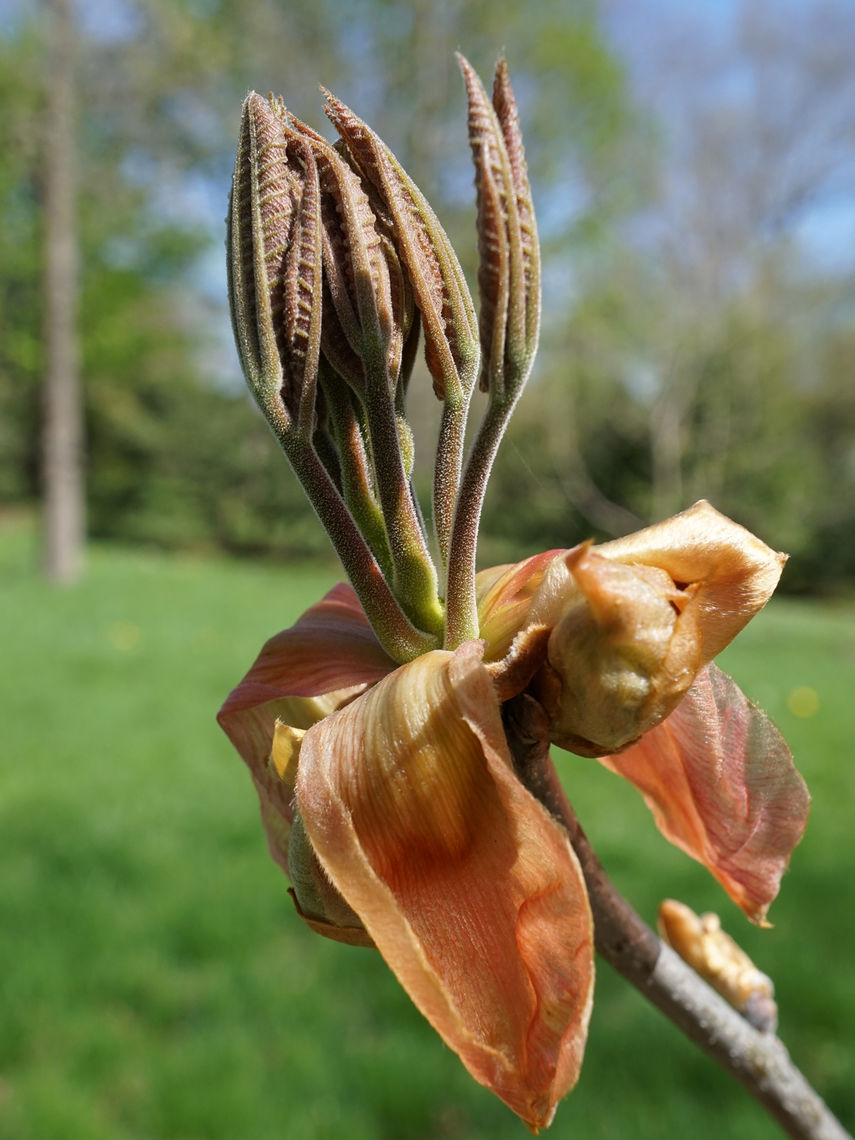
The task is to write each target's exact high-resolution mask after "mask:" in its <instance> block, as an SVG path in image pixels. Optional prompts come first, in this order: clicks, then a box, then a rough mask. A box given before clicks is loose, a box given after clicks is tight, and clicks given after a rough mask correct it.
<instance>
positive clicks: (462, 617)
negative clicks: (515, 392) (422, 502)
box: [445, 400, 515, 649]
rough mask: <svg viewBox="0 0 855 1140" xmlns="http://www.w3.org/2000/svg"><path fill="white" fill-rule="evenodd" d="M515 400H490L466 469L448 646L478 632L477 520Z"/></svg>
mask: <svg viewBox="0 0 855 1140" xmlns="http://www.w3.org/2000/svg"><path fill="white" fill-rule="evenodd" d="M514 403H515V401H511V402H508V403H502V402H499V401H498V400H491V401H490V403H489V404H488V406H487V411H486V412H485V413H484V419H483V420H482V421H481V426H480V427H479V429H478V434H477V436H476V437H475V441H474V443H473V444H472V450H471V451H470V453H469V458H468V459H467V461H466V467H465V469H464V471H463V478H462V480H461V483H460V491H459V493H458V496H457V506H456V509H455V513H454V525H453V527H452V531H451V544H450V547H449V552H448V587H447V594H446V618H445V648H446V649H457V647H458V646H459V645H462V644H463V642H464V641H469V640H470V639H471V638H473V637H477V636H478V609H477V605H476V601H475V565H476V556H477V547H478V524H479V523H480V521H481V508H482V507H483V505H484V495H485V493H486V490H487V482H488V480H489V478H490V472H491V470H492V468H493V461H494V459H495V458H496V452H497V451H498V449H499V444H500V443H501V442H502V436H503V435H504V434H505V428H506V427H507V425H508V420H509V419H510V415H511V412H512V411H513V408H514Z"/></svg>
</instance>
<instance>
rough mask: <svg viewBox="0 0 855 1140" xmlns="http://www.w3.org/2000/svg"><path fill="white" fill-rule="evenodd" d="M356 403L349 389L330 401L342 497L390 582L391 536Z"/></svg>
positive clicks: (330, 396) (331, 395) (336, 394)
mask: <svg viewBox="0 0 855 1140" xmlns="http://www.w3.org/2000/svg"><path fill="white" fill-rule="evenodd" d="M342 388H344V386H342ZM354 399H356V397H355V396H352V395H351V393H350V391H348V390H347V389H344V390H341V391H339V392H335V393H333V392H330V393H329V395H328V399H327V407H328V408H329V409H330V416H331V418H332V421H333V424H334V430H335V434H336V437H337V440H338V455H339V462H340V467H341V487H342V493H343V496H344V501H345V503H346V504H347V506H348V509H349V510H350V513H351V515H352V516H353V519H354V521H355V522H356V525H357V527H358V528H359V530H360V532H361V533H362V535H363V537H364V538H365V539H366V540H367V542H368V545H369V546H370V547H371V550H372V551H373V553H374V556H375V557H376V559H377V561H378V562H379V563H380V567H381V569H382V571H383V576H384V577H385V578H386V579H387V580H388V579H389V578H390V577H391V575H392V553H391V550H390V547H389V536H388V535H387V533H386V526H385V523H384V521H383V514H382V512H381V510H380V508H379V506H378V505H377V500H376V499H375V497H374V491H373V488H372V485H371V483H372V480H371V472H370V462H369V459H368V455H367V454H366V450H365V440H364V438H363V435H362V428H361V427H360V424H359V420H358V418H357V415H356V410H355V408H354V406H353V400H354Z"/></svg>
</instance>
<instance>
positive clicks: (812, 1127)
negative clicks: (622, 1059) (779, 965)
mask: <svg viewBox="0 0 855 1140" xmlns="http://www.w3.org/2000/svg"><path fill="white" fill-rule="evenodd" d="M542 715H543V713H542V710H541V709H540V706H539V705H537V703H536V702H535V701H534V700H533V699H532V698H531V697H528V696H525V695H524V696H522V697H519V698H517V699H516V700H515V701H511V702H508V705H507V706H506V714H505V726H506V729H507V732H508V740H509V743H510V745H511V750H512V753H513V757H514V762H515V765H516V767H517V773H518V775H519V776H520V778H521V779H522V781H523V783H525V784H526V786H527V787H528V788H529V789H530V790H531V792H532V793H533V794H534V795H535V796H536V797H537V798H538V799H539V800H540V801H541V803H543V804H544V806H545V807H546V808H547V809H548V810H549V811H550V812H551V814H552V815H553V816H554V817H555V818H556V819H557V820H558V821H559V822H560V823H561V824H562V825H563V826H564V827H565V828H566V829H567V832H568V834H569V836H570V842H571V843H572V845H573V849H574V850H575V852H576V855H577V856H578V858H579V862H580V864H581V866H582V871H583V873H584V876H585V883H586V885H587V888H588V896H589V898H590V901H591V911H592V913H593V916H594V937H595V944H596V948H597V950H598V952H599V953H600V954H601V955H602V956H603V958H605V959H606V961H607V962H608V963H609V964H610V965H611V966H613V967H614V968H615V969H616V970H617V972H618V973H619V974H621V975H622V976H623V977H624V978H626V980H627V981H628V982H630V983H631V984H632V985H633V986H635V988H636V989H637V990H638V991H639V992H640V993H642V994H643V995H644V997H646V998H647V999H648V1001H650V1002H652V1003H653V1005H655V1006H657V1007H658V1008H659V1009H660V1010H661V1011H662V1012H663V1013H664V1014H665V1016H666V1017H668V1018H669V1019H670V1020H671V1021H673V1022H674V1024H675V1025H676V1026H677V1027H678V1028H679V1029H681V1030H682V1031H683V1033H685V1034H686V1036H687V1037H689V1038H690V1040H692V1041H694V1042H695V1044H697V1045H699V1046H700V1047H701V1048H702V1049H703V1050H704V1051H705V1052H706V1053H708V1054H709V1055H710V1056H711V1057H712V1058H713V1059H714V1060H716V1061H718V1063H719V1064H720V1065H721V1066H722V1067H723V1068H724V1069H725V1070H726V1071H727V1072H728V1073H730V1074H731V1075H732V1076H734V1077H736V1078H737V1080H739V1081H741V1082H742V1084H743V1085H744V1086H745V1087H746V1088H747V1089H748V1091H749V1092H750V1093H751V1095H752V1096H754V1097H755V1098H756V1099H757V1100H758V1101H759V1102H760V1103H761V1104H762V1105H763V1106H764V1108H766V1110H767V1111H768V1112H769V1114H770V1115H771V1116H772V1117H773V1118H774V1119H775V1120H777V1122H778V1123H779V1124H780V1125H781V1127H782V1128H783V1130H784V1131H785V1132H786V1133H787V1135H789V1136H792V1137H794V1138H795V1140H852V1137H851V1136H850V1134H849V1133H848V1132H847V1131H846V1130H845V1129H844V1128H843V1126H842V1125H841V1124H840V1122H839V1121H838V1120H837V1119H836V1117H835V1116H834V1115H833V1114H832V1113H831V1112H830V1111H829V1109H828V1108H827V1107H826V1105H825V1103H824V1102H823V1100H822V1099H821V1098H820V1096H819V1095H818V1094H817V1093H816V1092H815V1091H814V1089H813V1088H812V1087H811V1085H810V1084H809V1083H808V1081H807V1080H806V1079H805V1077H804V1076H803V1074H802V1073H801V1072H800V1071H799V1070H798V1069H797V1068H796V1066H795V1065H794V1064H793V1062H792V1060H791V1059H790V1055H789V1053H788V1052H787V1050H786V1048H785V1046H784V1045H783V1043H782V1042H781V1041H780V1039H779V1038H778V1037H776V1036H775V1035H774V1034H772V1033H761V1032H759V1031H758V1030H757V1029H755V1028H754V1027H753V1026H752V1025H750V1024H749V1023H748V1022H747V1021H746V1020H745V1019H744V1018H743V1017H742V1016H741V1014H739V1013H737V1011H736V1010H735V1009H733V1008H732V1007H731V1006H730V1005H728V1004H727V1002H726V1001H725V1000H724V999H723V998H721V997H719V995H718V994H717V993H716V992H715V990H713V989H712V988H711V987H710V986H708V985H707V983H706V982H705V981H704V980H703V979H702V978H701V977H700V976H699V975H698V974H696V973H695V971H694V970H693V969H692V968H691V967H690V966H688V965H687V964H686V963H685V962H684V961H683V960H682V958H680V957H678V955H677V954H675V953H674V951H673V950H671V949H670V947H668V946H665V945H664V944H663V943H662V942H660V940H659V938H658V937H657V935H656V934H655V933H654V932H653V931H652V930H651V929H650V927H649V926H648V925H647V924H646V923H645V922H644V921H643V920H642V919H641V918H640V916H639V915H638V914H636V912H635V911H634V910H633V908H632V907H631V906H630V905H629V903H628V902H627V901H626V900H625V899H624V898H623V897H622V896H621V895H620V894H619V893H618V892H617V891H616V890H615V888H614V885H613V884H612V882H611V880H610V879H609V877H608V875H607V874H606V872H605V870H604V869H603V866H602V864H601V863H600V861H599V859H598V858H597V856H596V854H595V853H594V850H593V848H592V847H591V845H590V843H589V842H588V839H587V837H586V836H585V833H584V831H583V830H582V827H581V824H580V823H579V821H578V819H577V818H576V814H575V812H574V811H573V808H572V807H571V806H570V803H569V801H568V799H567V796H566V795H565V793H564V789H563V788H562V786H561V783H560V781H559V779H558V775H557V773H556V771H555V768H554V766H553V764H552V760H551V759H550V756H549V747H548V744H546V743H545V740H546V736H545V734H544V732H543V727H544V726H543V725H542V724H540V723H539V721H540V718H541V717H542Z"/></svg>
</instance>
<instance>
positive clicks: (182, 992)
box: [0, 523, 855, 1140]
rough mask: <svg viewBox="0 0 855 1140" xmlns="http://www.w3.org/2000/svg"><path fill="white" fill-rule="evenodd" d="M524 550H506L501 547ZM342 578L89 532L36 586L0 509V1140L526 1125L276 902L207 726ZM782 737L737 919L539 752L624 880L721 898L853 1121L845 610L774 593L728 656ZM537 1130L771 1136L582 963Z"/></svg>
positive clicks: (753, 1109)
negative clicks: (784, 786)
mask: <svg viewBox="0 0 855 1140" xmlns="http://www.w3.org/2000/svg"><path fill="white" fill-rule="evenodd" d="M521 553H522V552H521ZM335 577H336V573H335V569H334V568H333V567H332V566H329V567H323V568H320V569H314V570H309V569H302V568H300V569H285V568H282V569H275V568H271V567H255V566H248V565H238V564H234V563H227V562H216V561H203V560H192V559H184V558H170V557H165V556H161V555H156V554H150V553H136V552H130V551H123V550H116V549H110V548H101V547H97V546H96V547H95V548H93V549H92V550H91V551H90V557H89V570H88V574H87V577H86V579H85V581H84V582H83V583H82V584H81V585H80V586H77V587H75V588H73V589H69V590H57V589H50V588H48V587H46V586H45V585H43V584H41V583H40V582H39V580H38V577H37V575H36V573H35V571H34V555H33V548H32V541H31V537H30V535H29V532H28V529H27V527H26V526H24V525H23V524H18V525H11V524H9V523H6V524H5V525H4V526H3V528H2V529H0V645H2V656H0V694H2V696H0V702H2V724H3V729H4V732H3V743H2V747H1V748H0V1138H2V1140H130V1138H132V1137H133V1138H134V1140H170V1138H176V1140H177V1138H181V1140H227V1138H228V1140H268V1138H269V1140H274V1138H276V1140H282V1138H285V1140H290V1138H292V1137H293V1138H295V1140H297V1138H299V1140H410V1138H422V1140H434V1138H458V1140H470V1138H471V1140H482V1138H483V1140H487V1138H488V1137H489V1138H491V1140H494V1138H499V1140H503V1138H505V1137H509V1138H510V1137H516V1138H518V1140H519V1138H521V1137H522V1136H525V1135H526V1134H527V1133H526V1132H525V1129H524V1127H523V1126H522V1125H521V1124H520V1123H519V1122H518V1121H517V1120H516V1118H515V1117H513V1116H512V1115H511V1114H510V1113H509V1112H508V1111H507V1110H506V1109H505V1108H504V1107H503V1106H502V1105H501V1104H500V1103H499V1102H498V1101H496V1100H494V1098H492V1097H491V1096H490V1095H489V1094H488V1093H486V1092H485V1091H484V1090H482V1089H481V1088H479V1087H478V1086H477V1085H476V1084H474V1082H472V1081H471V1079H470V1078H469V1077H468V1076H467V1075H466V1073H465V1071H464V1070H463V1068H462V1066H461V1065H460V1063H459V1061H458V1060H457V1058H456V1057H455V1056H454V1055H453V1054H452V1053H451V1052H450V1051H449V1050H447V1049H446V1048H445V1047H444V1046H443V1045H442V1044H441V1042H440V1041H439V1039H438V1038H437V1037H436V1036H435V1035H434V1033H433V1032H432V1030H431V1029H430V1028H429V1027H428V1026H427V1024H426V1023H425V1022H424V1021H423V1020H422V1018H421V1017H420V1015H419V1014H418V1013H417V1012H416V1011H415V1009H414V1008H413V1007H412V1006H411V1005H410V1003H409V1001H408V999H407V998H406V996H405V995H404V994H403V992H402V991H401V990H400V989H399V987H398V985H397V983H396V982H395V981H394V979H393V978H392V976H391V974H390V973H389V972H388V971H387V969H386V967H385V966H384V964H383V962H382V960H381V959H380V958H379V956H378V955H377V954H375V953H373V952H371V951H367V950H360V949H352V948H349V947H343V946H339V945H337V944H334V943H330V942H327V941H325V940H324V939H321V938H318V937H317V936H315V935H313V934H311V932H310V931H309V930H308V929H307V928H306V927H305V926H304V925H303V924H302V923H301V922H300V921H299V919H297V917H296V916H295V914H294V913H293V910H292V906H291V903H290V900H289V899H288V897H287V895H286V894H285V887H286V883H285V881H284V879H283V878H282V877H281V874H280V873H279V872H278V870H277V869H276V867H275V866H274V864H273V863H272V862H271V860H270V859H269V857H268V855H267V851H266V846H265V841H264V838H263V835H262V830H261V827H260V825H259V823H258V819H257V805H256V799H255V794H254V792H253V790H252V787H251V785H250V781H249V778H248V776H247V775H246V773H245V771H244V769H243V766H242V764H241V763H240V761H239V760H238V758H237V756H236V755H235V754H234V753H233V752H232V750H231V748H230V746H229V745H228V743H227V741H226V739H225V737H223V736H222V734H221V733H220V732H219V730H218V728H217V727H216V725H215V723H214V714H215V713H216V710H217V708H218V706H219V704H220V703H221V701H222V699H223V698H224V696H225V694H226V693H227V692H228V690H229V689H230V688H231V687H232V685H233V684H234V683H236V682H237V680H238V679H239V678H240V677H241V676H242V674H243V672H244V671H245V669H246V667H247V666H248V664H249V663H250V661H251V660H252V658H253V657H254V655H255V653H256V652H257V650H258V648H259V647H260V645H261V643H262V641H263V640H264V639H265V638H266V637H267V636H268V635H269V634H271V633H273V632H275V631H276V630H277V629H279V628H282V627H283V626H286V625H288V624H290V623H291V622H292V621H293V620H294V619H295V618H296V617H297V615H298V614H299V613H300V612H301V611H302V610H303V609H304V608H305V607H306V606H307V605H309V604H310V603H311V602H312V601H314V600H315V599H316V598H317V597H318V596H319V595H320V594H321V592H322V591H323V590H324V589H325V588H326V587H328V586H329V585H330V584H331V583H332V582H333V581H334V580H335ZM722 663H723V664H724V666H725V667H726V668H728V669H729V670H730V671H731V672H732V673H733V674H734V675H735V676H736V677H737V678H738V680H739V681H740V682H741V683H742V685H743V687H744V688H745V689H746V691H747V692H748V693H749V695H751V696H752V697H753V698H754V699H755V700H757V701H758V703H760V704H761V705H763V706H764V707H765V708H766V709H767V711H769V712H770V713H771V714H772V716H773V717H774V719H775V720H776V721H777V723H778V724H779V726H780V727H781V728H782V730H783V731H784V733H785V735H786V736H787V737H788V739H789V740H790V742H791V744H792V746H793V750H794V752H795V754H796V757H797V760H798V763H799V766H800V768H801V770H802V772H803V773H804V775H805V777H806V779H807V780H808V783H809V785H810V787H811V790H812V792H813V796H814V804H813V811H812V818H811V822H810V825H809V828H808V834H807V837H806V838H805V840H804V842H803V843H802V845H801V847H800V848H799V849H798V850H797V851H796V853H795V856H794V858H793V862H792V868H791V871H790V873H789V875H788V876H787V878H786V879H785V881H784V886H783V889H782V892H781V896H780V898H779V899H778V901H777V902H776V903H775V905H774V906H773V908H772V911H771V915H770V917H771V919H772V921H773V922H774V923H775V928H774V929H773V930H770V931H758V930H756V929H754V928H753V927H751V926H749V924H748V923H747V922H746V921H745V920H744V919H743V918H742V916H741V915H740V913H739V912H738V911H737V910H736V908H735V907H734V906H733V905H732V904H730V903H729V901H728V900H727V899H726V897H725V896H724V895H723V893H722V892H721V891H720V889H719V888H718V887H717V886H716V884H715V883H714V882H713V881H712V879H711V878H710V877H709V876H708V875H707V874H706V873H705V872H704V871H703V870H702V869H700V868H699V867H696V866H695V865H694V864H692V863H691V862H690V861H689V860H687V859H686V858H685V857H684V856H682V855H681V854H680V853H679V852H677V851H676V850H674V849H672V848H671V847H670V846H669V845H668V844H667V843H665V841H664V840H662V839H661V838H660V837H659V835H658V833H657V832H656V831H655V829H654V827H653V824H652V821H651V820H650V818H649V817H648V814H647V811H646V809H645V808H644V806H643V804H642V803H641V801H640V798H639V797H638V796H637V795H636V793H635V792H634V791H633V790H632V789H631V788H630V787H629V786H628V785H624V784H623V782H622V781H620V780H619V779H617V778H616V777H614V776H612V775H611V774H610V773H608V772H606V771H605V770H603V769H601V768H600V767H599V766H598V765H597V764H596V763H594V762H593V761H587V760H582V759H580V758H575V757H570V756H567V755H564V754H560V755H559V757H558V761H559V766H560V770H561V772H562V774H563V775H564V777H565V780H566V784H567V787H568V790H569V791H570V794H571V797H572V799H573V800H574V802H575V804H576V806H577V810H578V812H579V815H580V817H581V819H582V821H583V823H584V825H585V827H586V829H587V831H588V833H589V835H590V837H591V839H592V841H593V842H594V844H595V846H596V848H597V850H598V852H599V854H600V857H601V858H602V860H603V862H604V863H605V865H606V867H607V868H608V869H609V870H610V872H611V873H612V875H613V876H614V879H615V880H616V882H617V883H618V885H619V887H620V888H621V889H622V890H623V891H624V892H625V893H626V894H627V896H628V897H629V898H630V899H631V900H632V901H633V902H634V904H635V905H636V906H637V907H638V909H639V910H640V911H641V912H642V914H643V915H644V916H645V917H647V918H648V920H652V919H653V917H654V915H655V909H656V905H657V903H658V901H659V899H660V898H662V897H663V896H666V895H673V896H675V897H677V898H681V899H683V900H685V901H687V902H689V903H690V904H691V905H693V906H694V907H695V908H696V909H699V910H702V909H716V910H718V911H719V913H720V914H721V915H722V917H723V920H724V923H725V926H726V927H727V928H728V929H729V930H730V931H731V933H733V934H734V935H736V937H737V938H738V939H739V940H740V941H742V942H743V944H744V945H745V946H746V948H747V949H748V950H749V952H751V953H752V954H753V956H754V957H755V960H756V961H757V963H758V965H759V966H760V967H761V968H762V969H764V970H766V971H767V972H768V973H770V974H771V975H772V976H773V978H774V979H775V981H776V984H777V987H778V998H779V1005H780V1009H781V1032H782V1036H783V1037H784V1039H785V1041H786V1042H787V1044H788V1046H789V1048H790V1051H791V1053H792V1054H793V1056H794V1058H795V1060H796V1061H797V1063H799V1064H800V1065H801V1066H802V1068H803V1069H804V1070H805V1072H806V1073H807V1075H808V1077H809V1078H810V1079H811V1080H812V1081H813V1082H814V1083H815V1085H816V1086H817V1088H818V1089H819V1091H820V1092H821V1093H822V1095H823V1096H825V1097H826V1099H827V1100H828V1101H829V1103H830V1104H831V1106H832V1107H833V1108H834V1109H835V1111H836V1112H837V1113H838V1114H840V1115H841V1116H842V1117H843V1119H844V1122H845V1123H848V1125H849V1127H850V1128H851V1127H852V1126H853V1124H855V1064H853V1057H855V1033H853V1027H855V965H853V959H855V918H853V910H852V906H851V901H850V900H851V890H852V882H853V879H855V844H853V839H852V834H853V810H852V805H853V802H855V765H853V763H852V751H853V738H854V737H855V731H853V730H855V698H853V676H855V606H853V605H842V604H841V605H819V604H812V603H806V602H792V601H787V600H781V601H778V602H774V603H773V604H772V605H771V606H770V607H769V608H768V610H767V611H766V612H765V613H764V614H763V615H761V616H760V617H759V618H758V619H757V620H756V621H755V623H754V624H753V626H752V627H750V628H749V630H748V631H747V632H746V633H745V634H744V635H743V636H742V638H741V639H740V641H739V643H738V645H736V646H734V647H732V648H731V649H730V650H728V652H727V653H726V654H725V656H724V659H723V661H722ZM550 1135H551V1136H554V1137H556V1138H561V1137H585V1138H594V1140H596V1138H615V1140H618V1138H620V1140H623V1138H638V1140H645V1138H650V1140H653V1138H658V1137H665V1136H686V1135H691V1136H692V1137H693V1140H702V1138H705V1137H709V1138H713V1137H714V1138H716V1140H720V1138H722V1137H727V1138H729V1140H739V1138H745V1140H763V1138H765V1137H769V1138H772V1137H775V1136H778V1135H779V1132H778V1130H777V1129H776V1127H775V1126H773V1125H772V1124H771V1123H770V1122H769V1121H768V1120H767V1118H766V1117H765V1115H764V1114H763V1112H762V1110H761V1109H760V1108H759V1107H758V1106H756V1105H755V1104H754V1102H753V1101H752V1100H751V1099H750V1098H749V1096H748V1095H747V1094H746V1093H745V1092H744V1091H743V1090H742V1089H741V1087H739V1086H738V1085H736V1084H734V1083H733V1082H732V1081H731V1080H729V1079H728V1078H727V1077H726V1076H724V1075H723V1074H721V1073H720V1072H719V1071H718V1069H717V1068H716V1067H715V1066H714V1064H713V1063H712V1062H711V1061H708V1060H707V1059H706V1058H705V1057H704V1056H702V1055H701V1054H699V1053H698V1052H697V1050H695V1049H694V1048H693V1047H692V1046H691V1045H690V1044H688V1042H686V1041H685V1040H684V1039H683V1038H682V1037H681V1035H680V1034H679V1033H677V1031H676V1030H674V1029H673V1028H672V1027H671V1025H670V1024H668V1023H667V1022H665V1021H664V1020H663V1019H662V1017H661V1015H659V1014H658V1013H657V1012H656V1011H655V1010H653V1009H652V1008H651V1007H649V1006H647V1005H646V1004H645V1002H644V1001H643V1000H642V999H641V998H640V997H639V995H638V994H636V993H635V991H633V990H631V989H630V988H629V987H628V986H627V985H626V984H625V983H624V982H623V981H622V980H621V979H620V978H617V977H615V976H614V975H613V974H612V972H611V971H610V970H609V968H608V967H607V966H605V965H601V967H600V971H599V975H598V981H597V1000H596V1003H595V1008H594V1017H593V1023H592V1030H591V1039H590V1045H589V1049H588V1054H587V1057H586V1061H585V1065H584V1068H583V1071H582V1079H581V1082H580V1085H579V1087H578V1089H577V1090H576V1091H575V1092H574V1093H573V1094H572V1095H571V1096H570V1097H569V1098H568V1099H567V1100H566V1101H565V1103H564V1104H563V1105H562V1106H561V1108H560V1109H559V1112H558V1116H557V1118H556V1123H555V1125H554V1126H553V1128H552V1130H551V1132H550Z"/></svg>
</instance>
